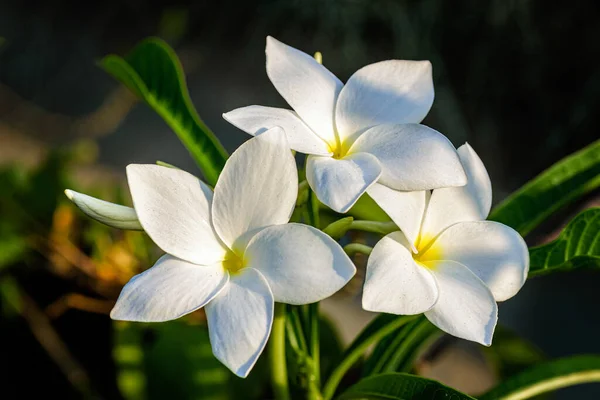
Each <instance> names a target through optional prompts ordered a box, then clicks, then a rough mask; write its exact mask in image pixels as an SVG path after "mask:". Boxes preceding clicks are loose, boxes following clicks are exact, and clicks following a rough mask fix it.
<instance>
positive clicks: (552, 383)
mask: <svg viewBox="0 0 600 400" xmlns="http://www.w3.org/2000/svg"><path fill="white" fill-rule="evenodd" d="M589 382H600V356H587V355H583V356H574V357H566V358H561V359H558V360H553V361H548V362H545V363H541V364H538V365H535V366H533V367H531V368H529V369H527V370H525V371H523V372H521V373H520V374H517V375H514V376H512V377H511V378H509V379H507V380H505V381H504V382H502V383H500V384H499V385H498V386H496V387H495V388H493V389H492V390H490V391H489V392H487V393H485V394H484V395H483V396H481V397H480V398H479V399H480V400H523V399H529V398H532V397H534V396H537V395H540V394H542V393H547V392H550V391H554V390H557V389H560V388H564V387H568V386H573V385H578V384H582V383H589Z"/></svg>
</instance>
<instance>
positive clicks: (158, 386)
mask: <svg viewBox="0 0 600 400" xmlns="http://www.w3.org/2000/svg"><path fill="white" fill-rule="evenodd" d="M114 343H115V345H114V348H113V358H114V360H115V364H116V366H117V370H118V384H119V389H120V390H121V393H122V395H123V397H125V398H126V399H127V400H140V399H148V400H159V399H160V400H162V399H168V398H173V399H182V400H186V399H198V398H202V399H211V400H218V399H230V398H249V399H252V398H260V397H261V395H262V390H263V389H264V387H265V379H266V368H265V365H264V361H263V360H262V358H263V357H261V359H259V361H258V362H257V364H256V365H255V366H254V369H253V370H252V373H251V374H250V376H249V377H248V378H246V379H240V378H238V377H236V376H235V375H233V374H232V373H231V372H230V371H229V370H228V369H227V368H226V367H225V366H224V365H222V364H221V363H220V362H219V361H218V360H217V359H216V358H215V357H214V355H213V353H212V348H211V346H210V340H209V337H208V330H207V329H206V327H205V326H198V325H190V324H189V323H187V322H186V321H185V320H177V321H171V322H167V323H161V324H142V323H130V322H115V323H114Z"/></svg>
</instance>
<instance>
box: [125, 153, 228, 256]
mask: <svg viewBox="0 0 600 400" xmlns="http://www.w3.org/2000/svg"><path fill="white" fill-rule="evenodd" d="M127 180H128V182H129V189H130V190H131V197H132V198H133V204H134V207H135V211H136V212H137V215H138V218H139V219H140V222H141V224H142V226H143V227H144V230H145V231H146V233H147V234H148V235H149V236H150V238H152V240H153V241H154V242H155V243H156V244H157V245H158V247H160V248H161V249H163V250H164V251H165V252H167V253H169V254H171V255H174V256H175V257H178V258H181V259H183V260H185V261H189V262H192V263H194V264H202V265H210V264H214V263H215V262H217V261H221V260H223V257H224V255H225V253H226V249H225V248H224V247H223V245H222V243H221V241H220V240H219V238H218V236H217V234H216V233H215V231H214V229H213V227H212V224H211V217H210V207H211V203H212V191H211V190H210V188H209V187H208V186H206V185H205V184H204V183H203V182H202V181H200V180H199V179H198V178H196V177H195V176H193V175H192V174H189V173H187V172H185V171H182V170H179V169H175V168H167V167H161V166H158V165H138V164H130V165H128V166H127Z"/></svg>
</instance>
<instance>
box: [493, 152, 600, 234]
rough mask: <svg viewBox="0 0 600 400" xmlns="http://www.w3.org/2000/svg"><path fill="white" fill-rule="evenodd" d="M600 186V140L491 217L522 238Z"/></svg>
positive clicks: (545, 174) (556, 166)
mask: <svg viewBox="0 0 600 400" xmlns="http://www.w3.org/2000/svg"><path fill="white" fill-rule="evenodd" d="M598 186H600V140H599V141H596V142H594V143H592V144H590V145H589V146H587V147H585V148H584V149H582V150H580V151H578V152H576V153H573V154H571V155H570V156H568V157H566V158H564V159H562V160H560V161H559V162H557V163H556V164H554V165H553V166H551V167H550V168H548V169H547V170H546V171H544V172H542V173H541V174H540V175H538V176H537V177H535V178H534V179H533V180H531V181H529V182H528V183H527V184H526V185H525V186H523V187H522V188H521V189H519V190H517V191H516V192H514V193H513V194H512V195H510V196H509V197H508V198H507V199H505V200H504V201H503V202H502V203H500V204H499V205H498V206H497V207H496V208H495V209H494V210H493V211H492V213H491V215H490V217H489V219H490V220H492V221H498V222H502V223H503V224H506V225H508V226H510V227H512V228H514V229H515V230H517V231H518V232H519V233H520V234H521V235H523V236H524V235H526V234H527V233H529V232H531V231H532V230H533V229H534V228H535V227H536V226H538V225H539V224H540V223H541V222H543V221H544V220H545V219H546V218H548V217H549V216H550V215H552V214H553V213H555V212H556V211H557V210H559V209H560V208H562V207H563V206H565V205H567V204H569V203H571V202H573V201H574V200H576V199H577V198H579V197H581V196H583V195H584V194H586V193H589V192H591V191H592V190H594V189H596V188H597V187H598Z"/></svg>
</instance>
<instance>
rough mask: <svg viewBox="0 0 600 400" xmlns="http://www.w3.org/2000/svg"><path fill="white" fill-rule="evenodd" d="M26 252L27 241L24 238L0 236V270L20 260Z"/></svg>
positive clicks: (27, 248)
mask: <svg viewBox="0 0 600 400" xmlns="http://www.w3.org/2000/svg"><path fill="white" fill-rule="evenodd" d="M28 250H29V247H28V246H27V240H26V239H25V238H24V237H21V236H17V235H11V236H8V237H5V236H3V235H0V270H2V269H3V268H5V267H8V266H10V265H11V264H13V263H15V262H17V261H19V260H21V259H22V258H23V257H24V256H25V254H26V253H27V251H28Z"/></svg>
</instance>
